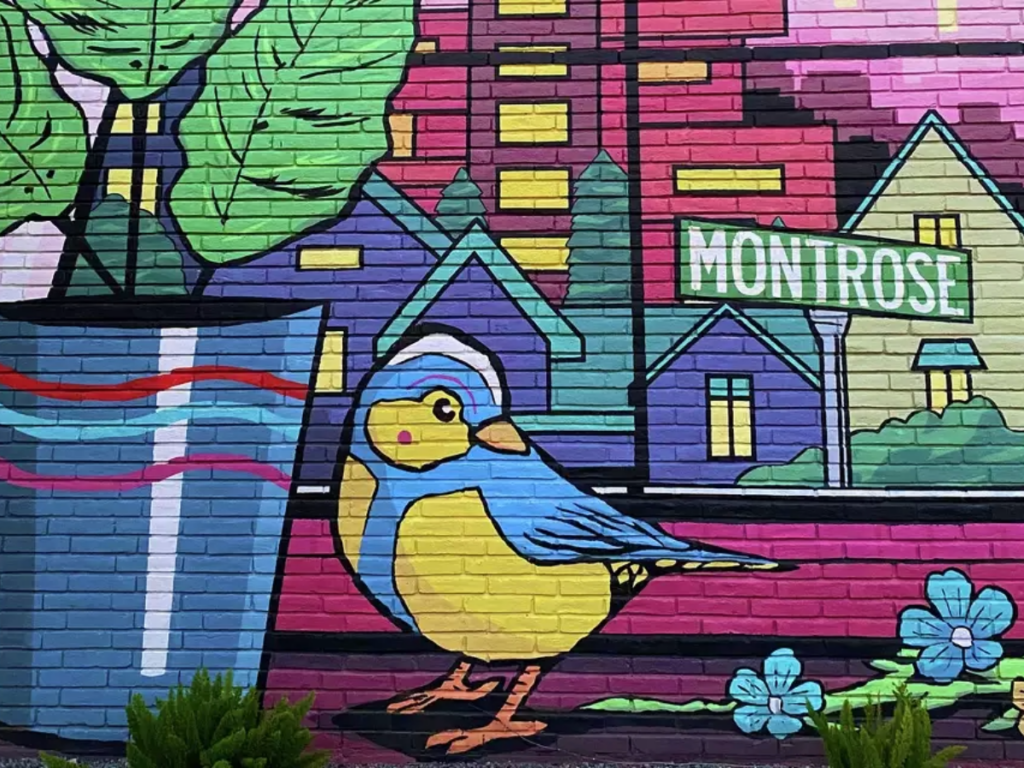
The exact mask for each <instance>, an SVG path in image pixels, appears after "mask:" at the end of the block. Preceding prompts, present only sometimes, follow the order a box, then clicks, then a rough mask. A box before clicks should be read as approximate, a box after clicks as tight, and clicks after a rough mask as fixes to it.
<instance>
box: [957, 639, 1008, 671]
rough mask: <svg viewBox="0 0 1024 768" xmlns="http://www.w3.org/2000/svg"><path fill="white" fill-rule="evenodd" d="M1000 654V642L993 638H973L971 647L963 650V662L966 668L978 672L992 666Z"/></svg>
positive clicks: (1001, 649) (1001, 646) (1001, 653)
mask: <svg viewBox="0 0 1024 768" xmlns="http://www.w3.org/2000/svg"><path fill="white" fill-rule="evenodd" d="M1002 656H1003V645H1002V643H997V642H996V641H995V640H975V641H974V643H973V644H972V645H971V647H970V648H968V649H967V650H966V651H964V663H966V664H967V668H968V669H974V670H977V671H979V672H980V671H982V670H983V669H991V668H992V667H994V666H995V665H996V662H997V661H999V659H1000V658H1002Z"/></svg>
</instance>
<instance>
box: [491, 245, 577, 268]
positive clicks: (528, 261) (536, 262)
mask: <svg viewBox="0 0 1024 768" xmlns="http://www.w3.org/2000/svg"><path fill="white" fill-rule="evenodd" d="M501 247H502V248H504V249H505V250H506V251H508V253H509V255H510V256H511V257H512V258H513V259H515V261H516V263H517V264H518V265H519V266H520V267H522V268H523V269H528V270H559V269H566V267H567V264H568V261H569V238H568V237H503V238H501Z"/></svg>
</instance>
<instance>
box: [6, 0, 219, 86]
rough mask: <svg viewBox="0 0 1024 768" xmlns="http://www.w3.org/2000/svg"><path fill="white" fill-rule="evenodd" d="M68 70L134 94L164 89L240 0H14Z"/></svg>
mask: <svg viewBox="0 0 1024 768" xmlns="http://www.w3.org/2000/svg"><path fill="white" fill-rule="evenodd" d="M15 2H16V3H17V5H18V6H19V7H20V8H21V9H22V10H24V11H25V12H26V13H27V14H28V15H29V16H30V17H31V19H32V20H33V21H34V22H36V23H37V24H39V25H40V26H41V27H42V28H43V30H44V32H45V33H46V36H47V38H49V40H50V44H51V45H52V46H53V50H54V52H55V53H56V54H57V56H58V57H59V58H60V59H61V61H63V62H64V64H65V66H67V68H68V69H70V70H72V71H73V72H77V73H79V74H81V75H85V76H86V77H91V78H94V79H97V80H101V81H103V82H105V83H108V84H110V85H114V86H116V87H117V88H119V89H120V90H121V93H123V94H124V96H125V98H127V99H130V100H132V101H135V100H141V99H148V98H150V97H151V96H154V95H155V94H157V93H159V92H160V91H162V90H163V89H164V88H166V87H167V85H168V84H169V83H170V82H171V80H173V79H174V78H175V77H177V76H178V74H179V73H180V72H181V71H182V70H183V69H185V67H187V66H188V65H189V64H191V63H192V62H193V61H195V60H196V59H197V58H198V57H200V56H203V55H204V54H206V53H208V52H209V51H210V50H211V49H212V48H213V47H214V46H215V45H216V44H217V43H218V42H220V40H221V38H222V37H223V36H224V35H225V34H226V33H227V31H228V22H229V21H230V19H231V13H232V11H233V10H234V6H235V5H236V4H237V2H238V0H15Z"/></svg>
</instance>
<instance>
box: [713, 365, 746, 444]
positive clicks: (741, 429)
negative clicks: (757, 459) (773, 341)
mask: <svg viewBox="0 0 1024 768" xmlns="http://www.w3.org/2000/svg"><path fill="white" fill-rule="evenodd" d="M707 400H708V458H709V459H751V458H753V457H754V418H753V417H754V413H753V387H752V385H751V380H750V377H749V376H708V379H707Z"/></svg>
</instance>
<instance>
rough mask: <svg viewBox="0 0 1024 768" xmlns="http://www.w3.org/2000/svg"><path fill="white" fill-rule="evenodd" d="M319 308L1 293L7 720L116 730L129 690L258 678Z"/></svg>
mask: <svg viewBox="0 0 1024 768" xmlns="http://www.w3.org/2000/svg"><path fill="white" fill-rule="evenodd" d="M55 318H59V320H55ZM322 318H323V310H322V307H320V306H313V305H310V304H302V305H300V304H296V303H285V302H278V303H275V302H244V301H223V302H222V301H216V300H214V301H208V300H207V301H202V302H180V301H177V302H161V301H149V300H147V303H146V304H145V305H144V306H139V305H136V306H125V305H120V306H119V305H111V304H106V305H98V304H89V303H84V302H83V303H79V304H73V303H62V304H59V305H58V304H54V303H50V302H40V303H33V302H29V303H26V304H20V305H0V541H2V543H3V547H2V557H0V722H3V723H5V724H6V725H8V726H14V727H22V728H27V729H31V730H35V731H43V732H48V733H53V734H57V735H59V736H62V737H65V738H73V739H90V740H94V739H105V740H120V739H124V738H125V737H126V733H127V730H126V727H125V726H126V720H125V712H124V707H125V705H126V704H127V702H128V700H129V696H130V694H131V693H134V692H140V693H142V694H143V695H144V696H145V697H146V698H147V699H148V700H149V701H152V700H153V698H154V697H156V696H157V695H165V694H166V692H167V690H168V688H170V687H171V686H174V685H176V684H177V683H179V682H183V683H187V682H188V681H189V679H190V678H191V676H192V674H193V673H194V671H195V670H196V669H197V668H199V667H200V666H205V667H206V668H207V669H209V670H210V671H211V673H216V672H219V671H224V670H227V669H233V670H234V671H235V679H236V681H237V682H238V683H239V684H241V685H253V684H255V683H256V678H257V675H258V674H259V667H260V657H261V653H262V647H263V637H264V633H265V630H266V623H267V613H268V611H269V607H270V600H271V592H272V589H273V583H274V576H275V569H276V563H277V554H278V545H279V542H280V538H281V532H282V526H283V521H284V515H285V509H286V506H287V502H288V494H289V489H290V485H291V476H292V474H293V470H294V468H293V465H294V463H295V456H296V452H297V446H298V441H299V433H300V430H301V429H302V424H303V417H304V412H305V406H306V402H307V397H306V395H307V391H308V388H309V384H310V376H311V372H312V370H313V364H314V358H315V354H316V347H317V339H318V336H319V334H320V331H321V324H322Z"/></svg>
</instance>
